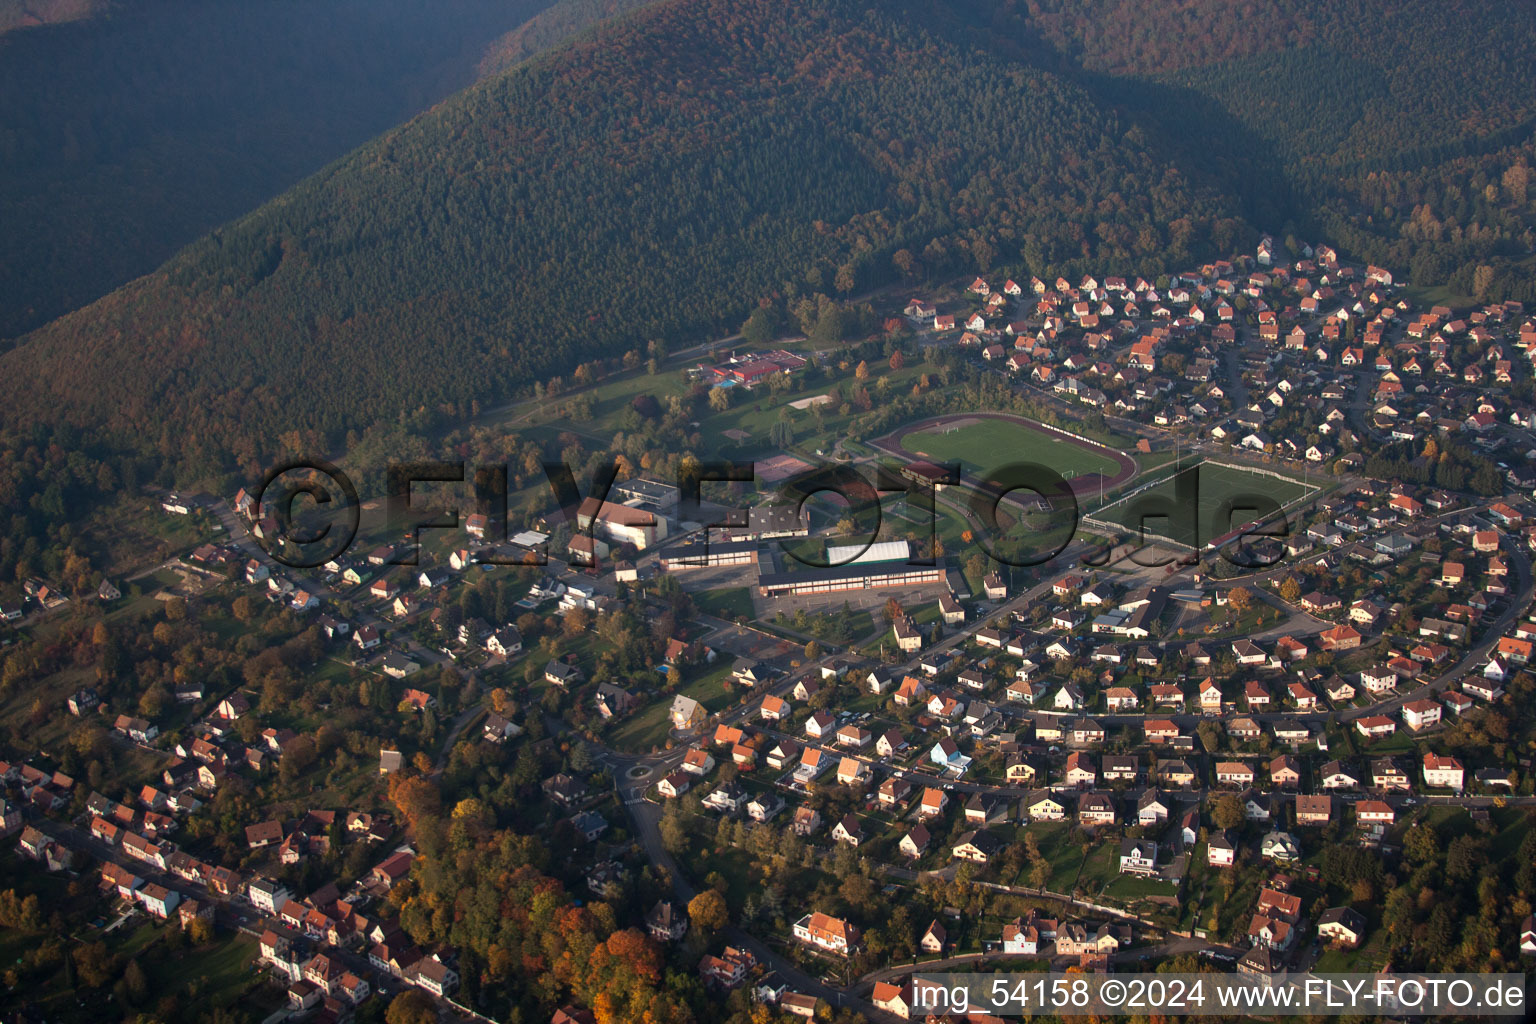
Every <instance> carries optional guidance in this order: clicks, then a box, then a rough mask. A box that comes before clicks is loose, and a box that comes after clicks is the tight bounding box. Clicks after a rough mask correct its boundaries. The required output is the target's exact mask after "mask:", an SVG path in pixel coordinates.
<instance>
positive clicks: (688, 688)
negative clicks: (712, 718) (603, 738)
mask: <svg viewBox="0 0 1536 1024" xmlns="http://www.w3.org/2000/svg"><path fill="white" fill-rule="evenodd" d="M730 677H731V663H730V661H729V660H728V659H724V658H722V659H721V660H720V662H719V663H717V664H716V665H714V666H711V667H710V668H709V669H708V670H707V671H705V672H704V674H703V675H700V676H699V677H698V678H696V679H692V680H690V681H689V682H687V683H684V684H683V685H682V686H680V687H678V689H677V690H676V691H674V692H672V693H667V694H663V695H662V696H660V697H657V698H656V699H655V700H654V701H652V702H651V703H650V704H648V705H647V706H645V707H644V708H641V709H640V710H639V711H636V712H635V713H634V714H632V715H630V716H629V718H628V719H627V720H625V721H624V722H622V723H621V724H620V725H619V726H618V728H616V729H614V731H613V732H612V733H610V734H609V736H608V742H609V743H610V745H611V746H613V748H614V749H615V750H622V751H626V752H630V753H636V752H640V751H647V750H652V749H654V748H656V747H659V746H661V745H662V744H664V743H666V741H667V733H668V732H669V731H670V730H671V727H672V723H671V721H670V720H669V719H668V717H667V716H668V715H669V713H670V712H671V709H672V698H673V697H675V696H677V694H679V693H680V694H683V695H684V696H686V697H692V698H693V699H694V700H696V701H698V702H700V703H701V704H703V705H704V707H706V708H707V709H708V710H709V711H710V712H711V713H713V712H716V711H719V710H720V709H721V708H724V707H727V706H729V705H730V703H731V700H732V694H731V692H730V691H729V690H727V689H726V686H725V683H726V680H728V679H730Z"/></svg>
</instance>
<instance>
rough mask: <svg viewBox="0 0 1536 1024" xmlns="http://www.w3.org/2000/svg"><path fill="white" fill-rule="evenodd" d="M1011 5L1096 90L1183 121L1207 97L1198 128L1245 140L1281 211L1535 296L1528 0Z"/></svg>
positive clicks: (1346, 241)
mask: <svg viewBox="0 0 1536 1024" xmlns="http://www.w3.org/2000/svg"><path fill="white" fill-rule="evenodd" d="M1023 7H1024V8H1025V9H1026V13H1025V14H1024V15H1023V17H1024V18H1025V19H1026V20H1027V22H1028V24H1029V26H1030V30H1031V31H1033V32H1036V33H1038V34H1039V35H1040V36H1041V37H1043V38H1044V39H1046V40H1048V41H1049V42H1050V43H1051V44H1052V46H1053V47H1055V48H1056V49H1057V50H1058V51H1059V52H1060V53H1061V54H1062V55H1063V59H1064V60H1066V61H1068V62H1070V63H1073V64H1076V65H1078V66H1080V67H1081V68H1082V69H1084V70H1085V71H1086V72H1088V73H1091V74H1098V75H1104V76H1107V77H1108V78H1109V79H1110V80H1111V83H1112V84H1110V85H1109V86H1108V87H1107V89H1106V93H1108V94H1113V95H1115V96H1116V97H1117V98H1118V99H1119V100H1122V101H1124V102H1125V103H1126V104H1127V105H1130V106H1134V107H1135V108H1136V109H1137V110H1138V111H1139V112H1140V113H1142V114H1143V115H1145V116H1146V117H1147V118H1148V119H1150V120H1152V121H1159V120H1161V121H1162V122H1163V123H1166V124H1169V125H1170V126H1182V127H1183V128H1185V129H1186V130H1188V129H1190V128H1191V127H1192V126H1191V125H1190V123H1189V120H1188V118H1187V114H1188V112H1189V111H1190V110H1201V109H1202V108H1204V111H1203V112H1204V113H1206V114H1209V113H1210V112H1212V110H1214V112H1216V113H1217V114H1218V116H1219V117H1220V118H1222V119H1223V120H1229V121H1230V123H1229V124H1228V125H1226V126H1225V127H1224V128H1220V129H1219V130H1218V131H1216V132H1212V133H1208V137H1210V138H1211V139H1212V141H1214V142H1216V143H1217V145H1218V147H1219V148H1220V149H1221V150H1223V151H1225V150H1230V149H1231V147H1229V146H1226V145H1224V143H1226V142H1229V141H1230V133H1231V132H1234V131H1235V132H1240V133H1241V134H1243V135H1245V136H1248V137H1249V140H1250V143H1251V144H1250V145H1247V146H1245V147H1242V148H1240V149H1239V150H1238V152H1239V153H1241V154H1245V155H1246V163H1247V164H1248V168H1247V172H1246V173H1248V174H1257V175H1263V176H1265V177H1266V178H1267V177H1272V176H1273V175H1274V174H1275V172H1277V171H1279V172H1281V173H1282V174H1283V176H1284V179H1285V180H1284V183H1283V187H1284V189H1285V190H1286V192H1287V196H1286V201H1287V203H1288V204H1289V206H1290V209H1289V210H1288V211H1287V213H1286V216H1285V219H1288V220H1291V221H1293V222H1294V223H1296V224H1297V225H1300V226H1303V227H1305V228H1306V229H1307V230H1309V231H1311V232H1313V233H1314V234H1315V235H1316V236H1318V237H1326V238H1327V239H1329V240H1330V241H1331V242H1332V243H1333V244H1335V245H1337V246H1339V247H1340V248H1341V250H1342V251H1344V252H1346V253H1347V254H1349V255H1351V256H1353V257H1355V258H1357V259H1362V260H1366V261H1370V262H1374V263H1378V264H1382V265H1387V266H1391V267H1393V268H1394V269H1395V270H1397V271H1398V272H1399V274H1400V276H1402V275H1406V276H1409V278H1410V279H1411V281H1412V283H1414V284H1417V285H1425V286H1432V285H1440V284H1448V285H1449V286H1450V288H1451V291H1452V292H1453V293H1455V294H1458V295H1464V296H1471V297H1472V298H1474V299H1477V300H1479V301H1481V300H1484V299H1500V298H1518V299H1522V300H1526V301H1530V300H1533V299H1536V284H1533V281H1536V274H1533V273H1532V270H1533V269H1536V261H1533V259H1532V253H1533V251H1536V206H1533V200H1536V189H1532V188H1530V177H1531V174H1532V170H1531V169H1532V168H1533V167H1536V150H1533V145H1532V132H1533V129H1536V90H1532V89H1531V87H1530V83H1529V78H1530V76H1529V69H1530V68H1531V67H1532V66H1533V65H1536V8H1532V7H1530V6H1529V5H1515V6H1513V7H1512V6H1509V5H1505V4H1496V3H1492V2H1488V0H1470V2H1464V3H1445V4H1421V3H1412V2H1406V0H1344V2H1341V3H1334V4H1326V5H1321V6H1319V5H1316V4H1309V3H1303V2H1300V0H1244V2H1242V3H1240V4H1230V3H1225V2H1219V0H1183V2H1181V3H1177V4H1174V5H1172V6H1157V7H1152V6H1149V5H1146V4H1138V3H1133V2H1129V0H1116V2H1111V3H1106V4H1096V5H1094V7H1093V9H1092V11H1091V12H1085V11H1084V10H1083V9H1082V8H1081V6H1080V5H1078V4H1074V3H1070V2H1067V0H1025V3H1024V4H1023ZM1241 180H1242V178H1240V177H1239V178H1237V179H1234V181H1235V183H1240V182H1241ZM1234 187H1237V185H1236V184H1235V185H1234ZM1247 212H1248V213H1250V214H1253V213H1258V212H1260V211H1258V210H1255V209H1252V208H1250V209H1249V210H1248V211H1247ZM1261 223H1262V224H1263V226H1264V227H1266V228H1268V229H1270V230H1281V229H1283V227H1284V224H1283V223H1282V221H1280V220H1277V221H1274V222H1270V223H1263V222H1261ZM1480 267H1481V268H1486V269H1484V270H1482V271H1481V272H1479V268H1480Z"/></svg>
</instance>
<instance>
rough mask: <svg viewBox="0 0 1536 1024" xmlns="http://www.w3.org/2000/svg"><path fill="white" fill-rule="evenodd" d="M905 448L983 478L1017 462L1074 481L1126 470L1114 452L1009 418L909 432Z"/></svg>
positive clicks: (960, 422) (989, 419)
mask: <svg viewBox="0 0 1536 1024" xmlns="http://www.w3.org/2000/svg"><path fill="white" fill-rule="evenodd" d="M901 446H902V447H903V448H904V449H906V450H907V451H908V452H910V453H911V454H913V455H917V456H919V457H921V458H925V459H928V460H930V461H932V462H958V463H960V464H961V466H962V467H963V468H964V471H965V472H966V473H967V474H969V475H971V476H974V477H976V478H977V479H980V480H988V479H990V478H991V477H992V475H993V474H994V473H995V472H996V471H997V470H999V469H1001V468H1002V467H1004V466H1007V465H1009V464H1011V463H1015V462H1038V463H1040V464H1042V465H1045V466H1049V467H1050V468H1051V469H1053V470H1055V471H1056V472H1057V473H1060V474H1061V475H1062V477H1063V478H1065V479H1068V480H1070V479H1072V478H1073V477H1079V476H1085V475H1087V474H1089V473H1101V474H1103V475H1104V476H1105V477H1107V478H1108V477H1114V476H1115V475H1116V474H1117V473H1119V472H1120V471H1121V469H1122V466H1121V464H1120V463H1118V462H1117V461H1116V460H1115V459H1114V458H1113V457H1111V456H1110V455H1109V454H1106V453H1102V452H1097V451H1094V450H1093V449H1092V448H1090V447H1088V446H1086V445H1085V444H1083V443H1081V442H1077V441H1073V440H1070V439H1067V438H1057V437H1053V436H1052V435H1051V434H1049V433H1047V432H1046V431H1044V430H1041V429H1038V428H1035V427H1031V426H1028V425H1027V424H1024V423H1022V422H1018V421H1015V420H1006V419H994V418H985V419H983V418H976V419H958V420H956V421H954V422H953V423H944V424H939V425H936V426H933V427H931V428H928V429H926V430H923V431H922V432H920V433H919V432H913V433H910V434H907V435H905V436H904V437H903V438H902V439H901Z"/></svg>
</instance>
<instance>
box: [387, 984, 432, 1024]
mask: <svg viewBox="0 0 1536 1024" xmlns="http://www.w3.org/2000/svg"><path fill="white" fill-rule="evenodd" d="M384 1020H385V1022H386V1024H437V1006H436V1004H434V1003H433V1002H432V997H431V996H429V995H427V994H426V993H425V992H423V991H422V990H421V989H419V988H408V989H406V990H405V991H403V992H401V993H400V994H399V995H397V996H395V998H393V999H391V1000H390V1001H389V1009H387V1010H385V1011H384Z"/></svg>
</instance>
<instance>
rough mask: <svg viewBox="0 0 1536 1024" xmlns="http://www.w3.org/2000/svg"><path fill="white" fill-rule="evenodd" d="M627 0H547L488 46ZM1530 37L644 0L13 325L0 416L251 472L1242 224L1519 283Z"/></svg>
mask: <svg viewBox="0 0 1536 1024" xmlns="http://www.w3.org/2000/svg"><path fill="white" fill-rule="evenodd" d="M627 6H629V3H628V0H565V2H564V3H562V4H560V5H558V7H556V8H552V9H551V10H550V12H549V15H548V17H547V18H546V19H543V20H542V21H541V22H540V23H539V24H538V25H535V26H530V27H529V29H528V30H527V32H526V33H525V34H522V35H514V36H513V37H510V38H508V39H506V40H504V41H503V44H502V45H503V49H502V50H500V51H497V52H501V53H504V54H507V55H513V56H516V55H521V54H522V53H525V52H528V50H529V49H530V48H532V47H534V46H536V45H539V44H540V43H539V41H540V40H542V39H544V38H548V37H552V36H556V35H559V34H561V33H562V32H563V31H565V28H566V27H569V28H570V29H571V30H575V29H577V28H580V27H584V26H587V25H589V24H590V23H591V22H592V19H594V18H597V17H600V16H601V15H602V14H605V13H608V12H610V11H613V12H616V13H617V12H620V11H621V9H622V8H625V7H627ZM1169 24H1173V25H1175V26H1177V30H1176V31H1173V30H1170V29H1169ZM1468 54H1471V55H1474V56H1473V58H1470V59H1469V58H1468V57H1467V55H1468ZM1533 57H1536V11H1533V10H1532V9H1530V8H1521V9H1518V10H1512V9H1509V8H1505V7H1501V6H1495V5H1493V4H1492V3H1488V2H1484V0H1475V2H1468V3H1463V4H1456V5H1422V4H1411V3H1403V2H1399V0H1343V2H1341V3H1339V4H1334V5H1328V6H1327V7H1325V8H1316V7H1314V6H1313V5H1308V4H1303V3H1300V2H1299V0H1245V2H1244V3H1242V4H1240V5H1236V6H1234V5H1230V4H1225V3H1219V2H1217V0H1185V2H1182V3H1178V4H1175V5H1173V6H1172V7H1152V6H1148V5H1142V4H1135V3H1131V2H1130V0H1113V2H1109V3H1105V4H1099V5H1094V6H1092V7H1084V6H1082V5H1077V4H1072V3H1068V2H1066V0H1022V2H1009V0H996V2H982V0H946V2H943V3H938V4H932V5H899V6H893V7H887V8H880V9H875V10H870V9H867V8H865V7H864V6H863V5H861V4H858V3H854V2H851V0H816V2H810V3H803V4H782V3H770V2H766V0H740V2H726V0H664V2H662V3H659V4H656V5H654V6H651V7H647V8H644V9H641V10H638V11H634V12H632V13H629V14H628V15H627V16H625V17H623V18H621V19H619V20H617V21H614V22H609V23H606V24H605V25H604V26H603V27H602V28H601V29H599V30H597V31H592V32H585V33H583V34H582V35H581V36H580V38H579V39H578V40H576V41H575V42H574V43H572V44H570V45H567V46H565V47H562V48H560V49H558V50H556V51H554V52H552V53H549V54H547V55H546V56H544V57H541V58H536V59H534V60H531V61H528V62H527V63H524V64H522V65H520V66H517V67H515V68H512V69H511V70H509V71H506V72H504V73H501V74H496V75H492V76H491V77H489V78H488V79H486V80H485V81H483V82H481V83H480V84H478V85H476V86H474V87H472V88H470V89H469V90H467V91H466V92H464V93H462V94H460V95H458V96H456V97H454V98H453V99H452V100H450V101H448V102H445V103H443V104H441V105H439V106H438V107H436V108H434V109H433V110H431V111H429V112H427V113H426V114H424V115H422V116H420V117H418V118H417V119H415V120H414V121H412V122H411V123H409V124H406V125H404V126H401V127H400V128H398V129H396V130H393V131H391V132H389V133H387V134H386V135H384V136H382V137H381V138H379V139H377V140H375V141H373V142H371V143H369V144H367V145H365V146H364V147H363V148H361V149H359V150H357V151H356V152H355V153H353V154H352V155H351V156H349V157H348V158H347V159H345V160H343V161H340V162H338V163H336V164H335V165H333V166H331V167H329V168H327V169H326V170H325V171H323V172H321V173H320V174H318V175H316V176H314V177H313V178H311V179H310V180H308V181H305V182H304V183H302V184H301V185H299V186H298V187H296V188H295V189H293V190H292V191H291V192H289V193H288V194H286V195H284V196H282V197H281V198H280V199H278V200H276V201H274V202H271V203H269V204H267V205H266V206H263V207H262V208H260V209H258V210H256V211H255V212H254V213H251V214H250V215H248V216H246V217H243V218H241V219H239V220H237V221H235V222H233V223H230V224H228V225H226V226H225V227H223V228H221V229H219V230H217V231H215V232H214V233H212V234H211V235H209V236H207V237H206V238H204V239H202V240H200V241H198V242H197V243H196V244H194V245H192V246H190V247H189V248H187V249H186V250H185V251H183V252H182V253H180V254H179V255H178V256H177V257H176V258H175V259H173V260H172V261H171V262H170V263H169V264H167V265H166V266H165V267H163V268H162V269H161V270H159V271H158V272H156V273H155V274H153V275H151V276H149V277H147V278H144V279H142V280H139V281H136V282H134V283H132V284H131V285H129V286H127V287H125V288H123V289H122V290H121V291H119V292H118V293H116V294H114V295H111V296H109V297H108V298H106V299H104V300H103V301H101V302H98V303H96V304H94V305H92V306H90V307H88V308H86V309H83V310H80V311H78V312H76V313H74V314H72V315H70V316H68V317H65V318H63V319H61V320H59V321H57V322H55V323H53V324H51V325H49V326H48V327H46V328H44V329H42V330H40V331H38V332H36V333H35V334H34V335H32V336H30V337H28V338H27V339H25V340H24V341H23V342H22V343H21V344H20V345H19V346H18V347H17V348H16V350H15V351H13V352H10V353H8V354H7V355H5V356H4V357H3V359H0V381H3V384H0V386H3V387H4V389H5V391H4V392H3V397H4V399H5V401H4V403H3V406H4V408H5V414H4V415H6V416H7V421H6V422H7V423H9V424H11V425H18V426H28V425H32V424H37V423H45V424H53V423H58V422H60V421H62V422H64V423H67V424H71V425H73V426H75V427H77V428H80V429H81V430H83V431H85V432H86V433H85V436H86V437H89V438H93V439H95V440H96V441H97V442H105V443H107V444H109V445H111V446H114V447H118V448H121V449H126V450H132V451H136V452H139V453H147V454H152V455H158V456H160V457H162V458H163V459H165V460H166V461H167V462H168V463H170V464H173V465H174V466H175V467H176V468H177V469H178V470H180V471H181V472H182V473H183V474H184V475H185V474H187V473H193V474H196V473H218V472H242V473H253V472H256V471H257V469H258V467H259V466H261V465H262V464H263V463H264V461H265V460H267V459H269V458H270V457H271V456H272V455H274V454H276V453H278V452H282V451H297V450H304V451H311V452H312V451H316V450H322V451H324V450H330V449H332V448H334V447H335V446H337V445H339V444H341V443H343V442H344V441H345V440H346V439H347V435H348V432H349V431H357V432H359V433H365V432H366V431H367V430H368V429H369V428H370V427H375V426H378V425H381V424H389V423H397V424H398V423H408V424H410V425H411V426H412V427H413V428H418V429H419V428H422V427H425V426H428V425H430V424H432V423H434V422H440V421H448V420H456V419H459V418H462V417H463V416H465V415H467V414H468V413H470V412H471V411H472V410H473V409H474V407H475V405H476V403H497V402H501V401H505V400H507V399H510V398H513V397H517V396H518V395H519V394H523V393H526V390H527V388H528V387H529V386H530V385H531V384H532V383H534V382H536V381H542V380H545V379H547V378H549V377H550V376H553V375H558V374H564V373H568V372H569V371H570V370H571V369H572V368H573V367H574V366H575V365H576V364H577V363H578V362H580V361H583V360H587V359H591V358H594V357H599V356H617V355H620V354H623V353H626V352H632V351H638V350H643V349H644V347H645V345H646V343H647V342H648V341H649V340H651V339H665V340H666V341H667V342H668V343H669V344H672V345H673V346H674V347H676V346H677V345H678V344H680V343H686V342H688V341H690V340H698V339H702V338H705V337H707V336H710V335H711V334H714V333H716V332H721V331H725V330H727V329H729V328H733V327H735V326H736V325H737V324H739V323H740V322H741V320H742V318H743V316H744V315H745V314H746V313H747V312H748V311H750V310H751V309H752V308H753V307H754V305H755V304H756V303H757V302H758V300H759V299H761V298H763V297H765V296H768V295H773V296H776V297H778V298H782V299H788V300H791V301H798V300H799V299H801V298H804V297H807V296H809V297H812V298H815V297H816V296H818V295H820V296H824V297H830V298H831V299H838V298H846V297H850V296H853V295H856V294H858V293H860V292H862V291H863V290H865V289H867V288H869V287H872V286H879V285H884V284H889V283H893V282H896V281H900V280H902V279H907V280H911V281H913V282H914V283H916V282H917V281H919V280H921V279H922V278H924V277H927V276H933V275H948V274H958V273H968V272H972V271H977V270H981V271H986V270H992V269H1003V270H1007V271H1008V272H1012V273H1030V272H1033V273H1039V274H1041V275H1042V276H1044V275H1054V274H1056V273H1066V274H1068V275H1069V276H1070V275H1071V274H1072V273H1075V272H1078V271H1081V270H1085V269H1095V270H1098V269H1103V268H1112V269H1114V270H1116V271H1118V272H1121V273H1128V272H1137V273H1154V272H1156V271H1158V270H1160V269H1163V268H1166V267H1170V266H1177V265H1183V264H1186V263H1187V262H1188V261H1189V260H1191V259H1193V258H1197V257H1199V256H1202V255H1209V254H1223V255H1224V254H1226V253H1228V252H1230V251H1231V250H1232V248H1233V247H1234V246H1235V245H1239V244H1242V245H1246V244H1248V243H1249V242H1251V240H1252V238H1253V237H1254V235H1255V233H1256V231H1257V230H1267V231H1275V232H1283V233H1297V234H1300V235H1305V236H1307V237H1310V238H1314V239H1323V238H1326V239H1327V240H1329V241H1331V242H1333V243H1335V244H1339V245H1340V246H1341V247H1342V248H1343V249H1344V251H1345V252H1346V254H1348V255H1351V256H1354V257H1357V258H1363V259H1367V260H1371V261H1375V262H1381V263H1386V264H1389V265H1392V266H1393V267H1394V268H1397V269H1399V270H1401V269H1404V268H1407V269H1408V270H1410V271H1411V275H1412V279H1413V281H1414V282H1415V283H1420V284H1426V285H1429V284H1450V285H1451V286H1452V287H1453V288H1456V289H1460V290H1461V291H1463V292H1465V293H1470V294H1475V295H1476V296H1477V297H1479V298H1498V297H1508V296H1513V297H1524V298H1536V294H1533V286H1532V283H1531V282H1532V280H1536V275H1533V274H1531V273H1529V272H1528V267H1527V264H1528V263H1529V261H1530V260H1529V255H1528V254H1529V253H1530V251H1531V247H1532V242H1533V240H1536V238H1533V231H1532V224H1533V217H1536V211H1533V208H1532V202H1533V199H1536V197H1533V196H1532V194H1531V190H1530V189H1529V188H1528V176H1529V173H1530V172H1529V170H1528V168H1529V167H1530V164H1531V161H1532V159H1533V158H1536V153H1531V152H1529V150H1530V149H1531V146H1532V141H1531V125H1532V123H1533V121H1532V118H1533V117H1536V91H1533V90H1532V89H1531V88H1530V86H1529V83H1528V75H1527V74H1526V72H1527V71H1528V69H1529V68H1530V67H1531V66H1536V60H1533ZM490 59H491V60H492V61H493V62H494V61H495V60H497V59H498V58H496V57H495V56H494V55H493V56H492V57H491V58H490ZM817 301H824V300H821V299H818V300H817ZM65 368H67V371H68V372H65Z"/></svg>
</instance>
